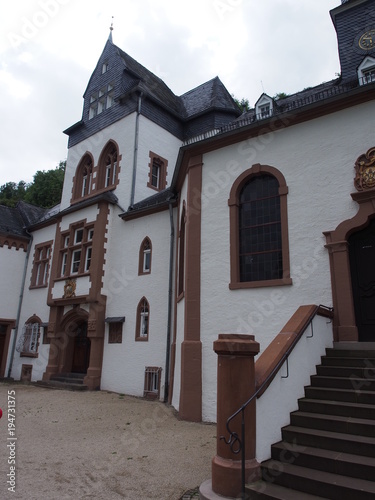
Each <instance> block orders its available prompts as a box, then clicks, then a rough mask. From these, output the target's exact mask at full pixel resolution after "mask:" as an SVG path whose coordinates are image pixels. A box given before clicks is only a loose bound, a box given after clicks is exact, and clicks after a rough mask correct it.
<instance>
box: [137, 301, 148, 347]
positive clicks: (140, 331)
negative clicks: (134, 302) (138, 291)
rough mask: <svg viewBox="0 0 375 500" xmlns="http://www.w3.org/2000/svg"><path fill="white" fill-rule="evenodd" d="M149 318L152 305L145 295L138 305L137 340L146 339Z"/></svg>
mask: <svg viewBox="0 0 375 500" xmlns="http://www.w3.org/2000/svg"><path fill="white" fill-rule="evenodd" d="M149 319H150V306H149V303H148V301H147V299H146V298H145V297H143V298H142V299H141V300H140V301H139V304H138V307H137V321H136V331H135V340H141V341H146V340H148V334H149Z"/></svg>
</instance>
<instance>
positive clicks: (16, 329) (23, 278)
mask: <svg viewBox="0 0 375 500" xmlns="http://www.w3.org/2000/svg"><path fill="white" fill-rule="evenodd" d="M32 244H33V237H32V235H31V234H30V241H29V245H28V247H27V252H26V259H25V265H24V268H23V276H22V283H21V292H20V296H19V299H18V308H17V318H16V325H15V327H14V335H13V342H12V350H11V355H10V363H9V368H8V378H10V376H11V374H12V368H13V358H14V351H15V350H16V341H17V335H18V326H19V322H20V316H21V308H22V301H23V291H24V289H25V282H26V272H27V266H28V263H29V257H30V252H31V247H32Z"/></svg>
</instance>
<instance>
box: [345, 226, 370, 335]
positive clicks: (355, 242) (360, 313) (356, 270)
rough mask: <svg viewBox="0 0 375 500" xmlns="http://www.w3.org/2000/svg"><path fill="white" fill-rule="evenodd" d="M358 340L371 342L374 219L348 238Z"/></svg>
mask: <svg viewBox="0 0 375 500" xmlns="http://www.w3.org/2000/svg"><path fill="white" fill-rule="evenodd" d="M348 244H349V261H350V271H351V279H352V290H353V303H354V312H355V319H356V325H357V329H358V340H359V341H362V342H374V341H375V219H372V220H370V223H369V225H368V226H367V227H366V228H365V229H362V230H361V231H357V232H355V233H353V234H352V235H351V236H350V237H349V238H348Z"/></svg>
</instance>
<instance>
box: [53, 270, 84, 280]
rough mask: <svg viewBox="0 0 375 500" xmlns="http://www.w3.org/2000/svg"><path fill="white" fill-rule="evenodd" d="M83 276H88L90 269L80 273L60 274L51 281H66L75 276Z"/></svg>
mask: <svg viewBox="0 0 375 500" xmlns="http://www.w3.org/2000/svg"><path fill="white" fill-rule="evenodd" d="M84 276H90V271H88V272H85V273H80V274H69V276H60V277H59V278H55V279H54V280H53V281H54V282H56V281H66V280H74V279H76V278H82V277H84Z"/></svg>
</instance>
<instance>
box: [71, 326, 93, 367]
mask: <svg viewBox="0 0 375 500" xmlns="http://www.w3.org/2000/svg"><path fill="white" fill-rule="evenodd" d="M74 333H75V335H74V337H73V356H72V373H87V368H88V367H89V362H90V347H91V341H90V339H89V338H88V337H87V321H80V322H78V323H77V326H76V329H75V332H74Z"/></svg>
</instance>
